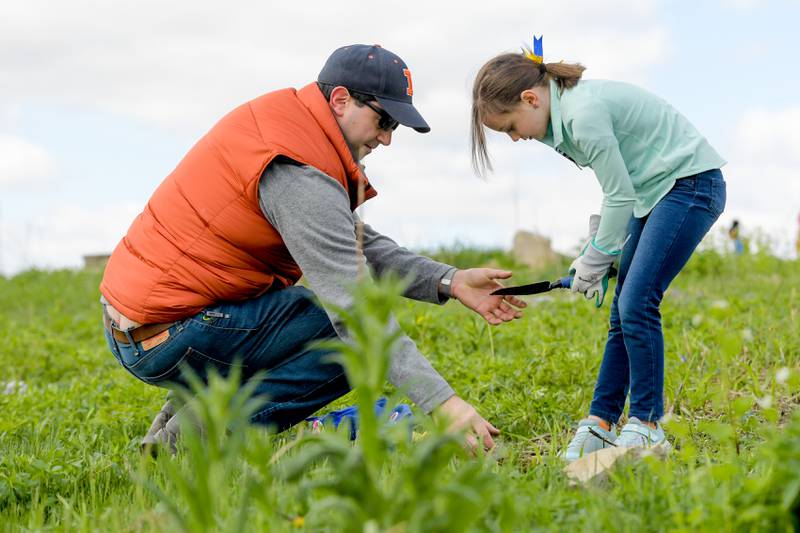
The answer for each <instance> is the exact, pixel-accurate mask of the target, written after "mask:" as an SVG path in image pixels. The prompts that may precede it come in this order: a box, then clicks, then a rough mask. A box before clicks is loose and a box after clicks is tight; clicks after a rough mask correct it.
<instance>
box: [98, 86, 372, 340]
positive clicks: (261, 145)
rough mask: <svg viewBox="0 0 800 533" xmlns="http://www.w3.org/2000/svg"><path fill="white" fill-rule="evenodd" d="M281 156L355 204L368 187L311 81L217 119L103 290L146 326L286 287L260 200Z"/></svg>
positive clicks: (284, 263)
mask: <svg viewBox="0 0 800 533" xmlns="http://www.w3.org/2000/svg"><path fill="white" fill-rule="evenodd" d="M279 155H283V156H286V157H288V158H290V159H293V160H295V161H298V162H300V163H303V164H306V165H309V166H312V167H315V168H317V169H319V170H321V171H322V172H324V173H325V174H327V175H328V176H331V177H332V178H334V179H336V180H337V181H338V182H339V183H341V184H342V186H343V187H344V188H345V190H346V191H347V192H348V195H349V196H350V207H351V209H355V208H356V207H357V206H358V202H357V197H358V183H359V180H363V182H364V192H365V194H364V197H365V199H369V198H372V197H373V196H375V194H376V193H375V190H374V189H373V188H372V187H371V186H370V185H369V182H368V181H367V179H366V176H364V174H363V172H362V171H361V170H360V169H359V167H358V165H357V164H356V162H355V161H354V159H353V156H352V154H351V153H350V150H349V149H348V147H347V144H346V143H345V140H344V137H343V136H342V133H341V130H340V129H339V125H338V124H337V123H336V119H335V118H334V116H333V114H332V113H331V110H330V107H329V106H328V102H327V101H326V100H325V97H324V96H323V95H322V93H321V92H320V90H319V88H318V87H317V86H316V84H314V83H312V84H310V85H307V86H306V87H304V88H302V89H300V90H299V91H296V90H294V89H283V90H280V91H275V92H271V93H267V94H265V95H263V96H260V97H258V98H256V99H255V100H251V101H250V102H247V103H246V104H244V105H242V106H240V107H238V108H236V109H234V110H233V111H232V112H230V113H229V114H228V115H227V116H225V117H224V118H222V120H220V121H219V122H218V123H217V124H216V125H215V126H214V127H213V128H211V130H210V131H209V132H208V133H207V134H206V135H205V136H204V137H203V138H202V139H200V141H198V143H197V144H196V145H195V146H194V147H193V148H192V149H191V150H190V151H189V153H188V154H186V157H184V158H183V161H181V162H180V164H179V165H178V167H177V168H176V169H175V170H174V171H173V172H172V173H171V174H170V175H169V176H168V177H167V179H165V180H164V181H163V182H162V183H161V185H160V186H159V187H158V189H156V191H155V193H154V194H153V196H152V197H151V198H150V201H149V202H148V203H147V206H146V207H145V209H144V211H143V212H142V213H141V214H140V215H139V216H138V217H136V219H135V220H134V221H133V224H132V225H131V227H130V229H129V230H128V233H127V235H126V236H125V237H124V238H123V239H122V241H120V243H119V244H118V245H117V247H116V249H115V250H114V253H113V254H112V255H111V258H110V259H109V261H108V265H107V266H106V270H105V274H104V276H103V281H102V283H101V284H100V292H102V293H103V295H104V296H105V297H106V299H107V300H108V301H109V303H111V305H113V306H114V307H115V308H116V309H117V310H118V311H119V312H121V313H122V314H123V315H125V316H126V317H128V318H130V319H132V320H135V321H137V322H141V323H143V324H149V323H159V322H170V321H174V320H179V319H182V318H186V317H188V316H191V315H194V314H196V313H198V312H200V311H201V310H202V309H203V308H205V307H207V306H209V305H212V304H214V303H216V302H220V301H241V300H246V299H250V298H255V297H257V296H259V295H261V294H263V293H264V292H266V291H267V290H269V289H270V288H271V287H275V286H279V287H285V286H288V285H293V284H294V283H296V282H297V280H298V279H299V278H300V275H301V272H300V268H299V267H298V266H297V263H295V261H294V260H293V259H292V256H291V255H290V254H289V251H288V250H287V249H286V246H285V244H284V242H283V239H282V238H281V236H280V235H279V234H278V232H277V230H275V228H274V227H272V225H271V224H270V223H269V222H268V221H267V219H266V218H265V217H264V215H263V214H262V212H261V208H260V207H259V203H258V182H259V178H260V177H261V174H262V173H263V172H264V169H265V168H266V167H267V165H269V163H270V162H271V161H272V160H273V159H274V158H275V157H276V156H279Z"/></svg>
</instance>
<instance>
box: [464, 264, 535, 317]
mask: <svg viewBox="0 0 800 533" xmlns="http://www.w3.org/2000/svg"><path fill="white" fill-rule="evenodd" d="M511 276H512V274H511V272H509V271H508V270H497V269H495V268H468V269H466V270H459V271H457V272H456V273H455V275H454V276H453V281H452V287H451V294H452V295H453V297H454V298H456V299H457V300H458V301H459V302H461V303H462V304H464V306H466V307H468V308H469V309H472V310H473V311H475V312H476V313H478V314H479V315H481V316H482V317H483V318H485V319H486V321H487V322H488V323H489V324H492V325H493V326H496V325H497V324H501V323H503V322H510V321H512V320H514V319H515V318H520V317H521V316H522V312H520V311H519V309H515V308H520V309H521V308H523V307H527V305H528V304H526V303H525V302H524V301H522V300H520V299H519V298H516V297H514V296H492V295H491V293H492V291H494V290H496V289H500V288H502V287H503V286H502V285H501V284H500V282H499V281H497V280H500V279H508V278H510V277H511Z"/></svg>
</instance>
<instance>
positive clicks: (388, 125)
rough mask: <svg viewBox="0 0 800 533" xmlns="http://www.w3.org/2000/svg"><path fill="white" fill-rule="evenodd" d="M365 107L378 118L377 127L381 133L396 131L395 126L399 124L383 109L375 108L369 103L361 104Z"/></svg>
mask: <svg viewBox="0 0 800 533" xmlns="http://www.w3.org/2000/svg"><path fill="white" fill-rule="evenodd" d="M362 103H363V104H364V105H365V106H367V107H368V108H370V109H372V110H373V111H375V112H376V113H377V114H378V116H379V117H380V118H379V119H378V127H379V128H380V129H382V130H383V131H394V130H396V129H397V126H398V125H399V124H400V123H399V122H397V121H396V120H395V119H393V118H392V115H390V114H389V113H387V112H386V110H385V109H381V108H380V107H376V106H375V105H374V104H371V103H369V102H368V101H363V102H362Z"/></svg>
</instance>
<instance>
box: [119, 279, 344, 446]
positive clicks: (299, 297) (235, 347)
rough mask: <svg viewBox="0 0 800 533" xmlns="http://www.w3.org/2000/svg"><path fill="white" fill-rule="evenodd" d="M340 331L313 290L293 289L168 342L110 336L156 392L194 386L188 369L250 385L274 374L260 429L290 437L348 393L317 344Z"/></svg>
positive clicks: (233, 306)
mask: <svg viewBox="0 0 800 533" xmlns="http://www.w3.org/2000/svg"><path fill="white" fill-rule="evenodd" d="M334 338H336V332H335V330H334V329H333V326H332V325H331V323H330V320H329V319H328V316H327V315H326V314H325V311H324V310H323V309H322V308H321V307H320V306H319V305H318V304H317V302H316V299H315V298H314V295H313V293H312V292H311V291H309V290H308V289H306V288H304V287H288V288H285V289H281V290H276V291H271V292H267V293H266V294H263V295H262V296H260V297H258V298H254V299H252V300H247V301H243V302H231V303H222V304H219V305H215V306H213V307H208V308H206V309H204V310H203V311H202V312H200V313H198V314H197V315H195V316H193V317H190V318H187V319H185V320H181V321H178V322H176V323H175V325H173V326H172V327H171V328H170V329H169V337H168V338H167V340H166V341H164V342H162V343H161V344H159V345H158V346H154V347H152V348H150V349H145V348H148V346H147V341H145V343H144V344H143V343H141V342H137V343H135V344H134V345H131V344H130V343H122V342H119V341H118V340H116V339H114V337H113V336H112V335H111V334H110V333H109V332H108V330H106V341H107V342H108V346H109V348H110V349H111V352H112V353H113V354H114V357H115V358H116V359H117V361H119V363H120V364H121V365H122V366H123V367H124V368H125V369H126V370H128V372H130V373H131V374H133V375H134V376H136V377H137V378H139V379H140V380H142V381H144V382H145V383H149V384H151V385H159V386H162V387H168V388H170V387H174V386H175V385H182V386H187V385H188V383H187V382H186V379H185V377H184V373H183V372H184V370H185V369H191V370H192V371H193V372H194V373H195V374H197V375H198V376H199V377H200V378H201V380H203V381H204V382H207V378H208V371H209V370H210V369H211V368H212V367H213V368H215V369H216V370H217V371H218V372H219V373H220V374H221V375H223V376H224V375H227V374H228V373H229V372H230V370H231V369H232V368H233V366H234V365H237V366H240V367H241V375H242V379H243V380H246V379H248V378H249V377H251V376H252V375H253V374H255V373H256V372H258V371H266V377H265V378H263V379H262V380H261V381H260V383H259V385H258V387H257V388H256V390H255V394H257V395H265V396H266V397H267V402H266V403H265V404H264V405H263V406H262V407H261V408H260V410H259V411H258V412H257V413H255V414H254V415H253V417H252V421H253V422H254V423H258V424H263V425H268V426H271V427H273V428H274V429H276V430H278V431H282V430H284V429H286V428H288V427H290V426H292V425H294V424H296V423H298V422H300V421H302V420H303V419H304V418H305V417H307V416H308V415H310V414H312V413H313V412H315V411H317V410H318V409H320V408H322V407H323V406H325V405H327V404H329V403H330V402H332V401H333V400H335V399H336V398H338V397H340V396H342V395H344V394H345V393H347V392H348V391H349V390H350V388H349V385H348V383H347V378H346V377H345V374H344V369H343V368H342V366H341V365H339V364H338V363H336V362H333V361H331V360H330V356H331V352H330V350H328V349H322V348H318V347H315V346H314V341H319V340H326V339H334Z"/></svg>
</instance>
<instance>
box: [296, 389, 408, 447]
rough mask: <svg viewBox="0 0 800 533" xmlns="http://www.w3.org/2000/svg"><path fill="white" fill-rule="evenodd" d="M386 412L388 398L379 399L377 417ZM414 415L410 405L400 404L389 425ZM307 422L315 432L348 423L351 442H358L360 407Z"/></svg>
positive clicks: (334, 412)
mask: <svg viewBox="0 0 800 533" xmlns="http://www.w3.org/2000/svg"><path fill="white" fill-rule="evenodd" d="M385 410H386V398H379V399H378V401H376V402H375V415H376V416H382V415H383V413H384V411H385ZM412 415H413V412H412V411H411V408H410V407H409V406H408V405H406V404H404V403H401V404H398V405H397V407H395V408H394V409H392V412H391V413H390V414H389V420H388V424H389V425H392V424H396V423H397V422H398V421H400V420H402V419H404V418H411V417H412ZM306 421H307V422H309V423H310V425H311V429H314V430H319V429H322V426H329V425H333V427H334V428H338V427H339V425H340V424H341V423H342V422H345V421H346V422H347V423H348V425H349V427H350V440H356V435H357V434H358V407H356V406H355V405H351V406H350V407H345V408H344V409H339V410H338V411H331V412H330V413H328V414H326V415H323V416H311V417H308V418H306Z"/></svg>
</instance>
